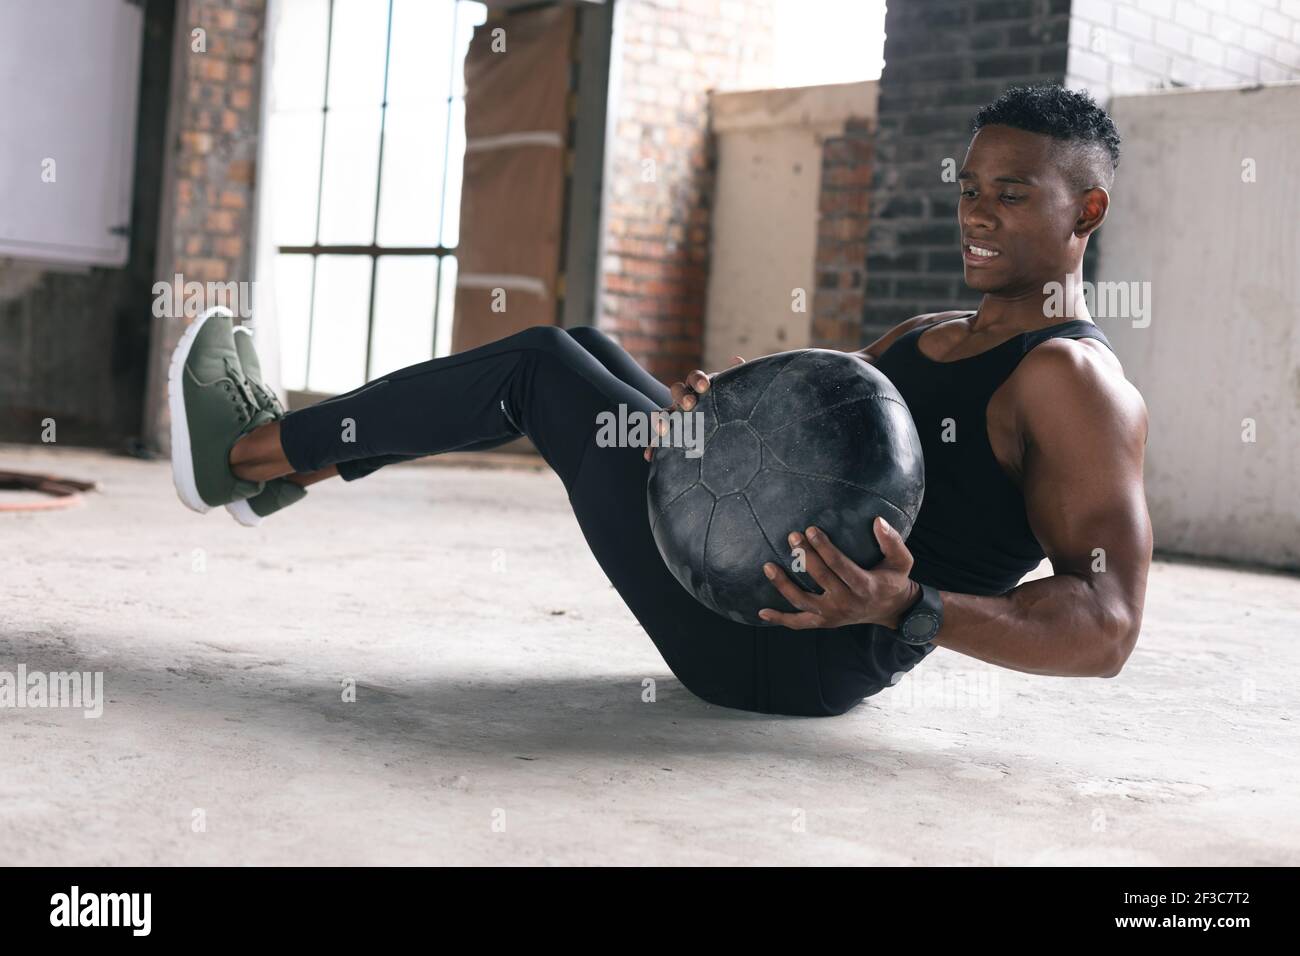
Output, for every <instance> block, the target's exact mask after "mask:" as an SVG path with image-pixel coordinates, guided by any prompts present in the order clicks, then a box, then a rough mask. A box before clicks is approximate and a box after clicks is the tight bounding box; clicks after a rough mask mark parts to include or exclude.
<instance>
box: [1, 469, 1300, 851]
mask: <svg viewBox="0 0 1300 956" xmlns="http://www.w3.org/2000/svg"><path fill="white" fill-rule="evenodd" d="M444 461H445V462H454V461H455V458H454V456H453V457H448V458H447V459H444ZM5 467H10V468H27V469H38V470H48V471H57V472H58V473H60V474H63V475H66V476H69V477H81V478H94V479H97V480H99V481H100V482H101V483H102V490H101V492H100V493H98V494H94V495H92V496H90V497H89V498H88V500H87V502H86V504H85V505H84V506H83V507H80V508H76V509H72V510H68V511H61V512H50V513H44V514H0V529H2V530H0V534H3V540H4V542H5V556H4V558H3V560H2V561H0V567H2V568H3V580H2V582H0V594H2V595H3V603H2V604H0V670H9V671H11V672H12V671H15V670H16V668H17V665H18V664H20V663H23V664H26V665H27V668H28V670H29V672H30V671H37V670H44V671H54V670H72V669H78V670H91V671H102V672H103V673H104V681H105V690H106V696H107V698H108V703H107V704H106V705H105V710H104V714H103V716H102V717H100V718H99V719H86V718H84V717H83V716H82V715H81V713H80V712H79V711H73V710H66V709H46V710H30V709H22V710H20V709H0V748H2V751H0V752H2V753H3V771H0V864H72V865H87V864H287V863H303V864H373V863H398V864H416V863H455V864H483V863H505V864H513V863H521V864H534V863H559V864H587V863H616V864H652V863H653V864H667V863H700V864H730V863H740V864H747V863H762V864H770V863H812V864H846V863H865V864H908V863H922V864H947V863H953V864H990V863H991V864H1110V863H1117V864H1200V865H1210V864H1295V863H1297V862H1300V821H1298V819H1297V812H1296V811H1297V793H1298V792H1300V786H1298V784H1300V771H1298V770H1297V754H1300V732H1298V731H1300V717H1298V716H1297V715H1298V714H1300V707H1298V706H1297V705H1298V704H1300V689H1298V688H1297V681H1296V674H1297V664H1300V626H1298V625H1300V580H1297V579H1296V578H1295V577H1287V576H1280V575H1272V574H1263V573H1251V572H1246V571H1238V570H1226V569H1222V568H1214V567H1207V566H1198V565H1191V564H1179V563H1167V562H1161V563H1158V564H1157V565H1156V566H1155V567H1154V568H1153V570H1152V575H1151V585H1150V593H1149V597H1148V603H1147V615H1146V623H1145V627H1144V631H1143V636H1142V640H1141V643H1140V644H1139V646H1138V649H1137V651H1136V653H1135V654H1134V655H1133V658H1132V659H1131V661H1130V663H1129V665H1128V667H1127V669H1126V670H1125V671H1124V673H1123V674H1122V675H1121V676H1120V677H1119V678H1117V679H1115V680H1111V681H1103V680H1067V679H1056V678H1043V677H1029V676H1025V675H1020V674H1016V673H1013V672H1010V671H996V670H995V669H993V668H988V667H985V666H984V665H982V664H979V663H978V662H975V661H972V660H970V659H967V658H963V657H961V656H959V655H957V654H954V653H950V652H947V651H939V652H937V653H935V654H934V655H933V656H932V657H931V658H929V660H927V662H926V663H925V664H924V665H922V667H921V668H918V670H917V671H915V672H913V675H912V676H910V677H908V678H906V679H905V680H904V682H903V683H901V684H900V685H898V686H897V687H895V688H893V689H891V690H890V691H887V692H886V693H885V694H882V695H880V696H878V697H876V698H873V699H872V700H870V701H868V702H867V703H866V704H864V705H862V706H860V707H859V708H857V709H856V710H855V711H853V712H851V713H850V714H848V715H847V716H844V717H840V718H831V719H826V720H816V719H794V718H772V717H764V716H760V715H753V714H743V713H737V712H733V711H728V710H725V709H721V708H717V707H711V706H708V705H706V704H704V703H702V702H701V701H699V700H697V699H696V698H694V697H692V696H691V695H690V694H689V693H688V692H686V691H685V690H684V689H683V688H682V687H681V686H680V685H679V684H677V682H676V681H674V680H673V679H672V677H671V676H670V675H669V673H668V671H667V669H666V668H665V666H664V664H663V662H662V661H661V660H660V659H659V657H658V655H657V654H656V653H655V650H654V648H653V646H652V645H651V643H650V641H649V639H648V638H647V637H646V636H645V635H644V633H643V632H642V631H641V629H640V628H639V626H638V625H637V624H636V622H635V620H634V619H633V618H632V616H631V614H630V613H628V611H627V610H626V609H625V608H624V607H623V605H622V603H621V602H620V601H619V598H618V596H617V594H616V593H615V592H614V591H613V590H612V589H611V588H610V586H609V585H608V583H607V582H606V581H605V579H604V576H603V575H602V574H601V572H600V569H599V568H598V566H597V565H596V563H595V561H594V560H593V559H592V558H591V556H590V554H589V553H588V552H587V550H586V548H585V546H584V544H583V540H582V537H581V534H580V533H579V531H578V529H577V526H576V523H575V522H574V521H573V519H572V517H571V515H570V513H569V511H568V507H567V504H566V501H565V497H564V493H563V489H562V487H561V485H560V483H559V481H558V480H557V479H556V478H555V477H554V476H553V475H551V474H550V473H549V472H529V471H484V470H472V469H468V468H465V467H459V466H447V465H439V466H435V467H429V466H421V465H416V466H401V467H398V468H390V469H387V470H386V471H384V472H381V473H379V474H377V475H375V476H373V477H372V478H369V479H367V480H366V481H364V482H361V483H358V484H356V485H353V486H345V485H343V484H342V483H338V482H335V483H331V484H329V485H324V486H319V487H317V488H315V489H313V490H312V492H311V494H310V496H309V498H308V500H307V501H306V502H305V503H304V504H302V505H299V506H296V507H295V508H293V509H291V510H290V511H288V512H286V513H285V514H283V515H282V516H281V517H279V518H278V519H276V520H273V521H268V522H266V523H264V524H263V525H262V527H260V528H258V529H252V530H250V529H245V528H242V527H239V526H238V525H236V524H235V523H234V522H233V521H232V520H230V519H229V517H228V516H227V515H225V514H224V513H223V512H216V513H213V514H209V515H207V516H204V517H200V516H197V515H194V514H192V513H190V512H188V511H186V510H185V509H184V508H182V507H181V505H180V504H179V503H178V502H177V500H176V497H175V494H174V492H173V491H172V488H171V479H170V473H169V471H168V467H167V466H166V465H165V464H163V463H156V462H155V463H147V462H140V461H134V460H129V459H123V458H115V457H110V456H107V455H102V454H97V453H92V452H83V451H75V450H63V451H54V450H49V449H30V448H17V447H0V468H5ZM646 678H652V679H654V680H655V681H656V682H657V699H656V701H655V702H653V703H646V702H643V701H642V682H643V680H645V679H646ZM349 679H350V680H355V681H356V684H357V693H356V702H355V703H344V702H343V700H342V691H341V686H342V682H343V681H345V680H349ZM195 821H200V822H199V824H196V822H195ZM196 829H197V830H198V832H196Z"/></svg>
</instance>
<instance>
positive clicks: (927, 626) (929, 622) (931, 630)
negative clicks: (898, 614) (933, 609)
mask: <svg viewBox="0 0 1300 956" xmlns="http://www.w3.org/2000/svg"><path fill="white" fill-rule="evenodd" d="M938 624H939V619H938V618H937V617H935V616H934V615H933V614H928V613H926V612H924V611H921V612H919V613H917V614H913V615H912V616H911V617H909V618H908V619H907V623H905V624H904V625H903V634H904V635H905V636H906V637H907V638H908V639H909V640H929V639H930V638H932V637H934V634H935V632H936V631H937V630H938Z"/></svg>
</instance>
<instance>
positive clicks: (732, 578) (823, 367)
mask: <svg viewBox="0 0 1300 956" xmlns="http://www.w3.org/2000/svg"><path fill="white" fill-rule="evenodd" d="M696 413H698V414H699V415H700V416H702V419H701V418H697V419H696V422H697V423H701V424H702V428H701V429H700V430H699V431H700V433H699V434H696V435H695V441H694V442H693V443H694V444H695V445H696V449H695V450H696V451H698V450H699V448H700V447H701V444H700V439H701V438H702V448H703V454H701V455H699V456H698V457H691V456H690V454H688V453H690V452H691V449H690V448H689V447H682V445H680V444H674V445H671V446H665V447H661V448H656V449H655V451H654V456H653V458H652V459H651V464H650V480H649V483H648V486H647V489H646V497H647V500H648V503H649V508H650V527H651V530H652V532H653V534H654V539H655V543H656V544H657V545H658V546H659V553H660V554H661V555H662V556H663V559H664V563H665V564H667V565H668V568H669V570H670V571H672V573H673V576H674V577H676V578H677V580H678V581H680V582H681V584H682V587H684V588H686V590H688V591H690V592H691V593H692V594H693V595H695V597H696V598H698V599H699V600H700V602H701V603H703V604H704V605H705V606H706V607H709V608H712V609H713V610H714V611H716V612H717V613H719V614H721V615H723V616H724V617H729V618H731V619H732V620H735V621H742V622H745V623H749V624H759V625H768V626H771V625H770V624H769V622H767V621H764V620H762V619H761V618H759V616H758V612H759V610H760V609H761V608H764V607H770V608H774V609H776V610H779V611H789V612H794V611H796V610H797V609H796V608H793V607H791V606H790V603H789V602H788V601H786V599H785V598H783V597H782V596H781V593H780V592H779V591H777V589H776V587H775V586H774V585H773V584H772V582H771V581H769V580H768V579H767V577H766V576H765V575H764V574H763V563H764V562H765V561H772V562H774V563H775V564H777V565H778V566H780V567H784V568H785V569H786V570H787V573H789V574H790V576H791V577H792V578H793V579H794V580H795V581H796V582H797V583H798V584H799V585H800V586H801V587H802V588H803V589H804V590H806V591H811V592H813V593H815V594H819V593H821V588H820V587H819V586H818V585H817V583H816V582H815V581H814V580H813V578H812V577H811V576H810V575H808V574H807V573H805V572H803V571H795V570H793V569H792V560H793V559H792V557H791V549H790V546H789V543H788V540H787V538H788V535H789V534H790V532H791V531H798V532H800V533H802V532H803V531H804V529H805V528H807V527H809V526H810V525H816V526H817V527H818V528H821V529H822V530H823V531H825V532H826V533H827V534H828V535H829V536H830V539H831V541H832V542H834V544H835V545H836V546H837V547H838V548H839V549H840V550H841V551H843V552H844V553H845V554H846V555H847V556H848V557H849V558H851V559H852V560H854V561H856V562H857V563H858V564H860V565H862V566H863V567H866V568H870V567H871V566H873V565H874V564H876V563H878V562H879V561H880V559H881V558H882V557H883V555H882V554H881V551H880V547H879V545H877V543H876V536H875V532H874V531H873V529H872V523H873V522H874V521H875V519H876V516H877V515H883V516H884V518H885V520H886V521H888V522H889V523H890V524H891V525H892V526H893V527H894V528H895V529H896V530H897V531H898V533H899V534H901V535H902V536H903V537H904V538H906V537H907V536H908V534H909V533H910V532H911V530H912V523H913V522H914V521H915V520H916V515H917V512H919V511H920V510H921V498H922V496H923V494H924V491H925V471H924V463H923V461H922V457H921V442H920V439H919V438H918V437H917V434H916V426H915V425H914V424H913V423H912V416H911V414H910V413H909V412H908V410H907V405H906V404H905V403H904V402H903V399H902V396H900V395H899V394H898V390H897V389H895V388H894V386H893V385H892V384H891V383H890V381H889V379H887V378H886V377H885V376H884V374H883V373H881V372H879V371H878V370H876V369H875V368H873V367H872V366H870V365H868V364H867V363H866V362H863V361H862V360H861V359H857V358H854V357H852V356H850V355H847V354H845V353H843V352H835V351H830V350H827V349H799V350H796V351H792V352H780V353H778V354H776V355H769V356H766V357H764V358H761V359H758V360H756V361H753V362H748V363H746V364H744V365H739V366H736V367H735V368H731V369H728V370H726V371H725V372H721V373H719V374H717V375H715V376H714V377H713V379H712V381H711V383H710V385H709V389H708V391H706V392H705V393H704V395H702V396H700V399H699V404H697V405H696V406H695V408H694V409H692V410H691V411H690V412H686V413H683V414H684V415H687V416H689V415H694V414H696ZM682 434H683V435H685V436H686V438H687V442H688V443H692V442H690V438H691V433H690V432H689V431H688V430H686V431H683V432H682ZM661 440H663V441H668V439H667V438H665V439H661Z"/></svg>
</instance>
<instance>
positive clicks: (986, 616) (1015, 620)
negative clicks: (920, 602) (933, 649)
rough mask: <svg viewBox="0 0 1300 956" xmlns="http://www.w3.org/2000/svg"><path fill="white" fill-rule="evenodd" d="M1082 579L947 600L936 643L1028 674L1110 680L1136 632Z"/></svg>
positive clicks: (1061, 577) (1063, 577) (1062, 577)
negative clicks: (1004, 592)
mask: <svg viewBox="0 0 1300 956" xmlns="http://www.w3.org/2000/svg"><path fill="white" fill-rule="evenodd" d="M1107 604H1108V602H1107V601H1106V600H1104V599H1103V598H1101V597H1100V596H1099V595H1098V594H1097V593H1096V591H1095V588H1094V586H1093V584H1092V583H1090V581H1089V580H1088V579H1087V578H1085V577H1083V576H1080V575H1072V574H1057V575H1055V576H1053V577H1050V578H1040V579H1038V580H1035V581H1029V582H1027V583H1025V584H1022V585H1020V586H1019V587H1017V588H1014V589H1012V590H1011V591H1008V592H1007V593H1006V594H1002V595H997V596H992V597H985V596H980V595H974V594H955V593H952V592H949V591H944V592H943V627H942V628H941V629H940V631H939V635H938V637H936V638H935V641H934V643H935V644H936V645H938V646H939V647H946V648H948V649H949V650H953V651H957V652H959V653H961V654H966V655H969V656H970V657H975V658H978V659H979V660H982V661H987V662H988V663H990V664H997V665H999V666H1001V667H1008V668H1011V669H1012V670H1018V671H1024V672H1025V673H1029V674H1044V675H1049V676H1056V677H1107V676H1112V675H1113V674H1115V673H1117V672H1118V670H1119V668H1120V666H1122V664H1123V659H1124V658H1125V657H1126V656H1127V653H1128V648H1129V647H1131V639H1130V638H1131V636H1132V628H1133V625H1132V624H1131V622H1129V621H1127V620H1126V619H1125V616H1124V615H1122V614H1118V613H1111V612H1108V611H1106V610H1105V608H1106V607H1107Z"/></svg>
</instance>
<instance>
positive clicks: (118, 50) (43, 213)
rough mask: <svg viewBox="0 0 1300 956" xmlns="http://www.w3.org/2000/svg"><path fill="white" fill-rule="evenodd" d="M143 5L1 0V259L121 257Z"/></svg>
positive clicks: (102, 260) (97, 260)
mask: <svg viewBox="0 0 1300 956" xmlns="http://www.w3.org/2000/svg"><path fill="white" fill-rule="evenodd" d="M143 30H144V9H143V6H142V5H141V4H138V3H132V2H129V0H4V2H3V3H0V256H9V257H13V258H20V259H39V260H45V261H57V262H68V263H80V264H87V265H106V266H121V265H125V263H126V259H127V251H128V247H129V238H128V230H129V228H130V221H131V179H132V171H133V165H134V162H135V134H136V111H137V99H138V93H139V82H140V48H141V44H142V41H143Z"/></svg>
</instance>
